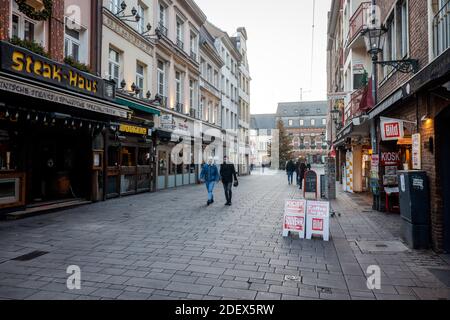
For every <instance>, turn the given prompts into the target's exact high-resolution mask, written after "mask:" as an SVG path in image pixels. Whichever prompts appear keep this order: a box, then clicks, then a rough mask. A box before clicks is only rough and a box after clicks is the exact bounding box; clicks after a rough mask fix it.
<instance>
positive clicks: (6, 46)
mask: <svg viewBox="0 0 450 320" xmlns="http://www.w3.org/2000/svg"><path fill="white" fill-rule="evenodd" d="M0 51H1V55H0V57H1V64H0V66H1V70H3V71H6V72H9V73H14V74H18V75H21V76H23V77H26V78H31V79H35V80H38V81H41V82H44V83H48V84H51V85H54V86H57V87H61V88H64V89H68V90H71V91H76V92H79V93H83V94H86V95H89V96H94V97H97V98H104V99H108V100H113V99H114V98H115V89H114V88H115V87H114V84H113V83H111V82H108V81H105V80H103V79H101V78H98V77H96V76H93V75H91V74H89V73H86V72H82V71H80V70H78V69H75V68H73V67H71V66H68V65H65V64H61V63H58V62H55V61H52V60H50V59H48V58H45V57H43V56H40V55H37V54H35V53H33V52H31V51H29V50H27V49H24V48H21V47H17V46H14V45H12V44H10V43H8V42H4V41H2V42H0Z"/></svg>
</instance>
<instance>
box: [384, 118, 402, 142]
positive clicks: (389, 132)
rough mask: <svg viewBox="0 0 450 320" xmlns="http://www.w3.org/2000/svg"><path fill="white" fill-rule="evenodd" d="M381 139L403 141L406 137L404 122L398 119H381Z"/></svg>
mask: <svg viewBox="0 0 450 320" xmlns="http://www.w3.org/2000/svg"><path fill="white" fill-rule="evenodd" d="M380 126H381V139H382V140H383V141H393V140H399V139H402V138H403V137H404V135H405V133H404V130H403V121H401V120H397V119H389V118H382V117H381V118H380Z"/></svg>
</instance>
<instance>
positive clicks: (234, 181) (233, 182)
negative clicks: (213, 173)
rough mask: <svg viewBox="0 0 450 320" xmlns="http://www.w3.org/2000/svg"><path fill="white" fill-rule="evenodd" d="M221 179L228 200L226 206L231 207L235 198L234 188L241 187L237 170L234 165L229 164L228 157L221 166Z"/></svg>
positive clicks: (224, 158)
mask: <svg viewBox="0 0 450 320" xmlns="http://www.w3.org/2000/svg"><path fill="white" fill-rule="evenodd" d="M220 178H221V180H222V184H223V188H224V190H225V198H226V199H227V203H225V205H226V206H231V199H232V197H233V186H234V187H237V186H238V185H239V182H238V178H237V173H236V168H235V167H234V164H232V163H229V162H228V157H226V156H225V157H223V164H222V165H221V166H220Z"/></svg>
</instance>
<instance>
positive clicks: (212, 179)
mask: <svg viewBox="0 0 450 320" xmlns="http://www.w3.org/2000/svg"><path fill="white" fill-rule="evenodd" d="M219 178H220V177H219V170H218V169H217V166H216V165H215V164H214V161H213V158H212V157H209V158H208V163H206V164H204V165H203V167H202V172H201V173H200V181H202V182H204V183H205V186H206V190H208V202H207V203H206V205H208V206H209V205H211V204H213V203H214V187H215V185H216V183H217V182H218V181H219Z"/></svg>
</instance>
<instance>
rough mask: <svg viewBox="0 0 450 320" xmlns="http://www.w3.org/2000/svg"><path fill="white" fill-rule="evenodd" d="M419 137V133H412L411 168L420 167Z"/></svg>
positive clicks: (417, 168)
mask: <svg viewBox="0 0 450 320" xmlns="http://www.w3.org/2000/svg"><path fill="white" fill-rule="evenodd" d="M420 142H421V137H420V133H416V134H413V135H412V168H413V169H414V170H421V169H422V154H421V152H422V150H421V145H420Z"/></svg>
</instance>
